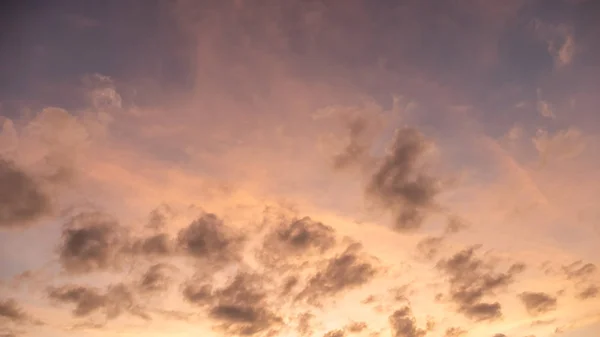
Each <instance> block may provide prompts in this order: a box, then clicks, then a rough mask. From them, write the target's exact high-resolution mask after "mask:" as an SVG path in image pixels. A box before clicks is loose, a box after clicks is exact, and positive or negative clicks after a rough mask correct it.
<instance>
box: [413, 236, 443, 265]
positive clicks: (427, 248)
mask: <svg viewBox="0 0 600 337" xmlns="http://www.w3.org/2000/svg"><path fill="white" fill-rule="evenodd" d="M443 242H444V238H443V237H434V236H428V237H426V238H424V239H422V240H421V241H419V243H417V251H418V253H419V255H421V256H423V257H424V258H426V259H428V260H431V259H433V258H434V257H435V256H436V255H437V254H438V253H439V250H440V247H441V246H442V244H443Z"/></svg>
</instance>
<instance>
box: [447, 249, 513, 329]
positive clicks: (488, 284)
mask: <svg viewBox="0 0 600 337" xmlns="http://www.w3.org/2000/svg"><path fill="white" fill-rule="evenodd" d="M437 268H438V269H439V270H441V271H443V272H444V273H445V274H446V275H448V277H449V282H450V292H449V295H450V300H451V301H452V302H454V303H455V304H456V305H457V307H458V311H459V312H460V313H462V314H463V315H465V316H466V317H468V318H470V319H472V320H475V321H483V320H494V319H497V318H500V317H501V316H502V308H501V305H500V303H498V302H492V303H488V302H483V299H484V298H485V297H487V296H492V295H494V294H495V292H496V290H498V289H501V288H503V287H506V286H508V285H509V284H510V283H512V282H513V280H514V276H515V274H517V273H519V272H521V271H523V269H524V268H525V266H524V265H522V264H513V265H512V266H511V267H510V268H509V269H508V271H507V272H505V273H496V272H494V271H493V268H492V266H491V265H490V264H489V263H486V262H485V261H484V260H482V259H480V258H477V257H476V256H475V248H474V247H471V248H468V249H465V250H462V251H460V252H458V253H456V254H455V255H454V256H452V257H451V258H450V259H447V260H440V261H438V263H437Z"/></svg>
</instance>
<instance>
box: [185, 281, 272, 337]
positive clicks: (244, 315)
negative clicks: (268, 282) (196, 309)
mask: <svg viewBox="0 0 600 337" xmlns="http://www.w3.org/2000/svg"><path fill="white" fill-rule="evenodd" d="M264 282H265V281H264V279H263V278H262V277H261V276H260V275H257V274H250V273H245V272H240V273H238V274H237V275H236V276H235V277H234V278H233V280H232V281H231V282H230V283H229V284H228V285H227V286H225V287H223V288H219V289H213V287H212V286H211V285H209V284H206V283H197V282H195V281H192V282H190V283H188V284H187V285H186V286H185V288H184V290H183V296H184V298H185V299H186V300H187V301H188V302H190V303H193V304H194V305H197V306H200V307H203V308H205V309H206V310H207V312H208V315H209V317H211V318H212V319H213V320H215V321H216V322H217V327H218V328H219V329H220V330H222V331H225V332H226V333H228V334H233V335H244V336H248V335H255V334H261V333H263V332H266V331H268V330H270V329H272V328H275V327H277V326H278V325H280V324H281V322H282V319H281V318H280V317H279V316H278V315H277V314H276V313H275V312H274V311H272V310H271V309H270V307H269V303H268V301H267V293H266V291H265V289H264V288H265V283H264Z"/></svg>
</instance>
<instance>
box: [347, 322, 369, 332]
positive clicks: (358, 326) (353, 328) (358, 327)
mask: <svg viewBox="0 0 600 337" xmlns="http://www.w3.org/2000/svg"><path fill="white" fill-rule="evenodd" d="M366 328H367V323H366V322H352V323H350V324H348V325H347V326H346V327H345V328H344V329H345V330H346V331H348V332H350V333H359V332H362V331H363V330H365V329H366Z"/></svg>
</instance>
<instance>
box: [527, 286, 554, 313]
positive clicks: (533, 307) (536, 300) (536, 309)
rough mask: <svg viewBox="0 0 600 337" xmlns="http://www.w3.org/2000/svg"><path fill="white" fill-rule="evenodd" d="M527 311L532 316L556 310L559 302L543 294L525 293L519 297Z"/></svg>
mask: <svg viewBox="0 0 600 337" xmlns="http://www.w3.org/2000/svg"><path fill="white" fill-rule="evenodd" d="M519 298H520V299H521V302H523V304H524V305H525V309H527V312H528V313H529V314H530V315H532V316H537V315H540V314H543V313H546V312H550V311H554V310H556V305H557V300H556V298H555V297H552V296H550V295H548V294H546V293H542V292H523V293H521V294H520V295H519Z"/></svg>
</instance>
